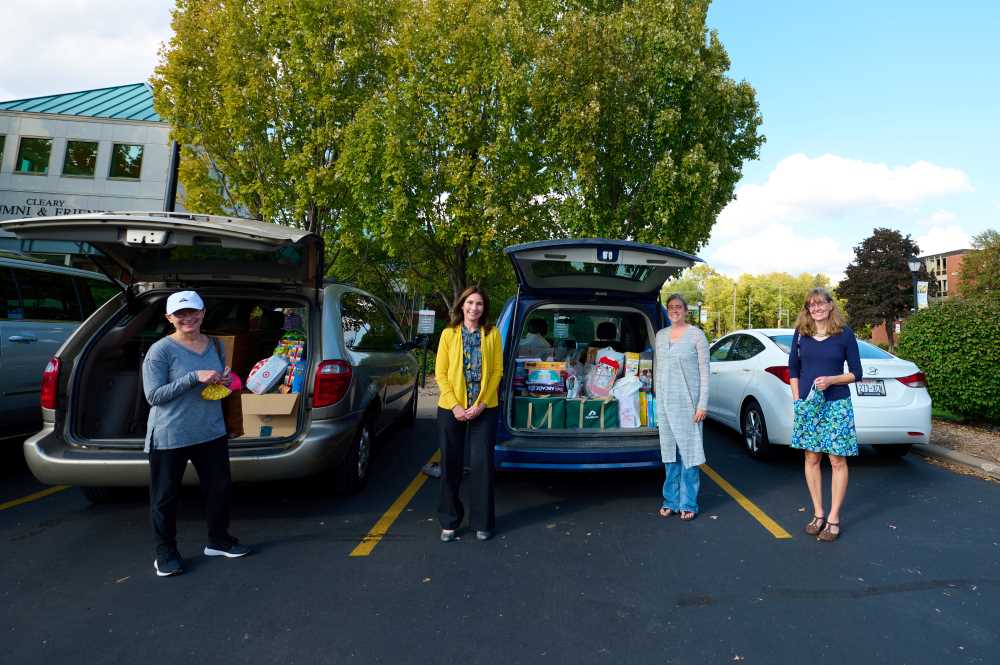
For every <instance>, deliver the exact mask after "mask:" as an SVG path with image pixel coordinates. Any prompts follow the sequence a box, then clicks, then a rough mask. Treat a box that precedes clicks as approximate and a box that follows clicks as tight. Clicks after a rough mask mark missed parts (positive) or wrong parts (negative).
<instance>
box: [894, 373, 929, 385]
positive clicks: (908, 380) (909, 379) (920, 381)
mask: <svg viewBox="0 0 1000 665" xmlns="http://www.w3.org/2000/svg"><path fill="white" fill-rule="evenodd" d="M896 380H897V381H899V382H900V383H902V384H903V385H904V386H909V387H911V388H926V387H927V375H926V374H924V373H923V372H917V373H916V374H910V375H909V376H903V377H900V378H898V379H896Z"/></svg>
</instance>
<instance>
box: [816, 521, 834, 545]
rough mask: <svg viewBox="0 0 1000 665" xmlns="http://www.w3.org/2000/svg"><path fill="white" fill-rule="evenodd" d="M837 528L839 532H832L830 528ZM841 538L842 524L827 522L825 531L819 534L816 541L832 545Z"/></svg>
mask: <svg viewBox="0 0 1000 665" xmlns="http://www.w3.org/2000/svg"><path fill="white" fill-rule="evenodd" d="M831 526H833V527H837V531H836V532H834V531H831V530H830V527H831ZM839 537H840V522H827V523H826V526H825V527H823V530H822V531H820V532H819V535H818V536H816V540H822V541H823V542H824V543H832V542H833V541H835V540H837V538H839Z"/></svg>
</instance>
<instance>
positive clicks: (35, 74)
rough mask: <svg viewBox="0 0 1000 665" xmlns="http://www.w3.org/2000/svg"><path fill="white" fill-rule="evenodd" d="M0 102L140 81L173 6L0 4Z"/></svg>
mask: <svg viewBox="0 0 1000 665" xmlns="http://www.w3.org/2000/svg"><path fill="white" fill-rule="evenodd" d="M3 5H4V7H3V24H4V37H3V39H2V40H0V62H3V63H5V66H4V67H3V68H2V69H0V100H10V99H20V98H23V97H36V96H41V95H49V94H56V93H62V92H72V91H76V90H87V89H90V88H100V87H104V86H111V85H121V84H125V83H137V82H139V81H145V80H147V79H148V78H149V77H150V75H151V74H152V73H153V68H154V67H155V66H156V63H157V52H158V50H159V48H160V45H161V44H162V43H163V42H166V41H167V40H169V39H170V36H171V34H172V33H171V29H170V10H171V9H172V8H173V5H174V3H173V0H131V1H130V0H3Z"/></svg>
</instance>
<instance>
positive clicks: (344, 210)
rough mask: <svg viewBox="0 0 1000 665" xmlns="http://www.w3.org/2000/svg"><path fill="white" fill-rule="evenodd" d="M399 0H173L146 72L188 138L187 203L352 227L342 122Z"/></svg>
mask: <svg viewBox="0 0 1000 665" xmlns="http://www.w3.org/2000/svg"><path fill="white" fill-rule="evenodd" d="M396 4H397V3H396V2H395V0H342V1H339V2H336V3H330V2H326V0H248V1H246V2H223V1H221V0H178V1H177V6H176V8H175V9H174V11H173V21H172V26H173V29H174V36H173V37H172V38H171V40H170V43H169V44H167V45H166V46H165V47H164V49H163V50H162V52H161V54H160V60H161V61H160V64H159V66H158V67H157V68H156V72H155V74H154V76H153V78H152V84H153V91H154V98H155V103H156V108H157V111H158V112H159V113H160V115H161V116H163V118H164V119H165V120H167V121H168V122H170V123H171V124H172V125H173V136H174V138H175V139H176V140H177V141H179V142H180V143H182V144H183V145H185V146H194V147H192V148H186V149H185V150H184V156H183V161H182V167H181V180H182V183H183V184H184V187H185V189H186V192H187V199H186V201H185V203H186V205H187V206H189V207H191V206H194V207H195V208H196V209H198V210H199V211H201V212H218V211H220V210H229V211H237V212H239V213H242V214H246V215H250V216H253V217H258V218H263V219H267V220H270V221H275V222H278V223H282V224H286V225H290V226H296V227H300V228H307V229H309V230H311V231H313V232H316V233H321V234H324V235H325V236H326V237H327V238H328V239H330V240H333V239H335V238H337V237H339V236H340V235H343V234H351V233H354V234H356V233H359V232H360V227H357V226H356V225H354V224H353V223H352V222H353V220H354V219H355V218H356V216H355V215H352V214H351V211H352V210H353V209H354V205H353V201H352V198H351V193H350V190H349V188H348V187H346V186H345V184H344V183H343V182H342V181H340V180H339V179H338V178H337V176H336V171H335V168H334V166H335V164H336V163H337V161H338V160H339V159H340V157H341V154H342V151H343V132H344V128H345V127H346V126H347V125H348V124H349V123H350V122H351V120H352V119H353V118H354V115H355V114H356V112H357V110H358V109H359V108H360V107H361V105H362V104H363V103H364V102H365V101H366V100H367V99H368V98H369V97H371V96H372V95H373V94H374V91H375V90H377V89H380V88H381V86H382V85H383V83H384V80H385V76H384V74H385V60H384V55H383V50H384V47H385V45H386V44H387V43H388V41H389V35H390V34H391V29H392V26H393V23H394V17H395V15H396V9H395V8H396Z"/></svg>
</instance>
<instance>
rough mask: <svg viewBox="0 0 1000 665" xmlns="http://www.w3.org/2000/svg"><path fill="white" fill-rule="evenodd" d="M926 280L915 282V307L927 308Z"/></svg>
mask: <svg viewBox="0 0 1000 665" xmlns="http://www.w3.org/2000/svg"><path fill="white" fill-rule="evenodd" d="M927 286H928V283H927V282H917V309H927Z"/></svg>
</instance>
